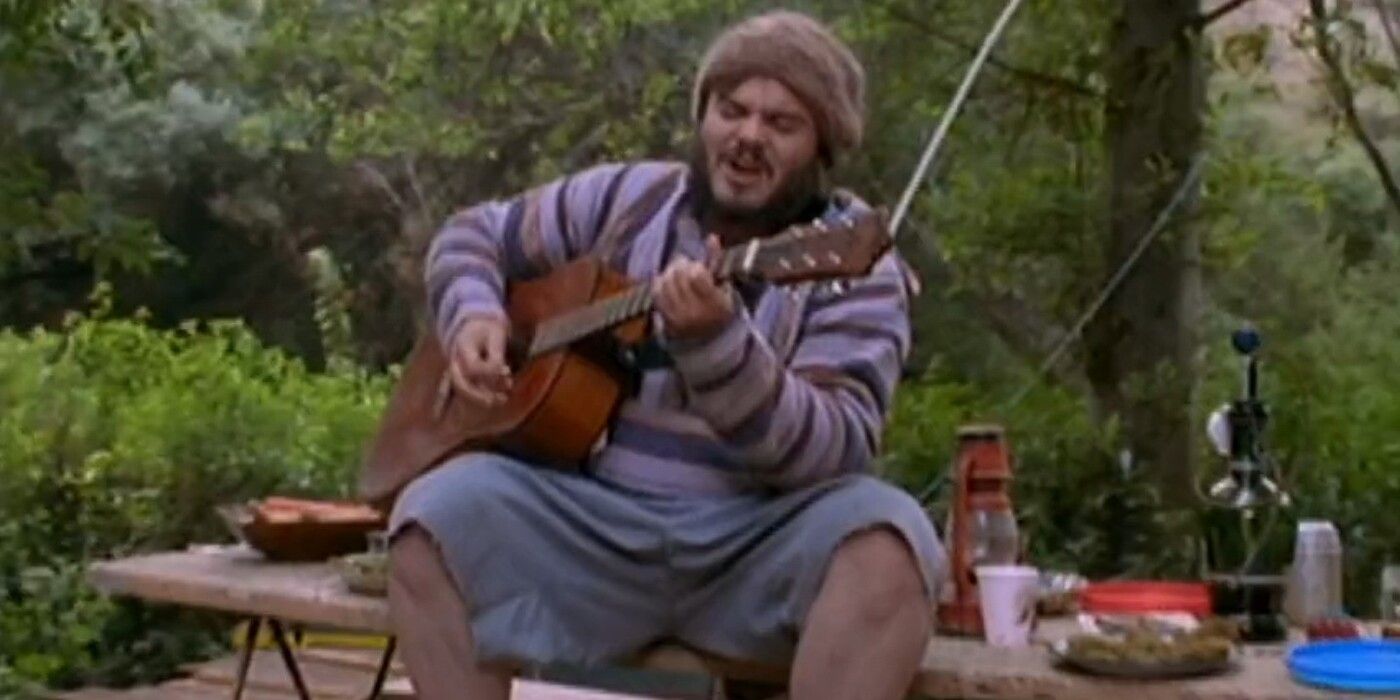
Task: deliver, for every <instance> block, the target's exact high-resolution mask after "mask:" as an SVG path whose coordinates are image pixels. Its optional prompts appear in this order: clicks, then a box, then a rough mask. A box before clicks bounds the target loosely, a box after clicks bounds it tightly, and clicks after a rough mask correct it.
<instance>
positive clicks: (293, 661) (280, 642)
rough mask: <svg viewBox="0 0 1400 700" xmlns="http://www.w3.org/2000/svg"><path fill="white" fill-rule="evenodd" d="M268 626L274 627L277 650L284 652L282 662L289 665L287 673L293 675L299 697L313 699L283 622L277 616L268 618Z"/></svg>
mask: <svg viewBox="0 0 1400 700" xmlns="http://www.w3.org/2000/svg"><path fill="white" fill-rule="evenodd" d="M267 624H268V627H270V628H272V638H273V639H274V640H276V641H277V650H278V651H280V652H282V663H284V664H286V665H287V673H288V674H291V676H292V683H293V684H294V685H295V686H296V688H297V697H299V698H301V700H311V693H310V692H308V691H307V690H306V681H305V680H303V679H302V677H301V667H300V666H298V665H297V657H296V656H295V655H294V654H292V647H291V645H289V644H288V643H287V634H286V632H285V631H284V630H283V629H282V623H281V622H279V621H278V620H277V618H268V620H267Z"/></svg>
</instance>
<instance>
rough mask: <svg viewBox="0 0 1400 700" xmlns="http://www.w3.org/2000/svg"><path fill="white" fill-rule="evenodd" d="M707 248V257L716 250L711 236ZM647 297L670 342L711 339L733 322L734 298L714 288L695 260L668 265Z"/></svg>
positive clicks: (713, 238)
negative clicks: (650, 300) (653, 305)
mask: <svg viewBox="0 0 1400 700" xmlns="http://www.w3.org/2000/svg"><path fill="white" fill-rule="evenodd" d="M707 244H708V247H709V249H710V251H711V253H715V252H717V251H718V250H719V239H717V238H715V237H714V236H711V237H710V239H709V241H707ZM651 293H652V296H653V297H654V298H655V299H656V309H657V311H660V312H661V318H662V319H663V320H665V322H666V335H667V337H670V338H679V339H687V338H689V339H694V338H705V337H708V336H712V335H714V334H715V333H718V332H719V331H721V330H723V329H724V327H725V325H726V324H728V323H729V321H730V319H732V318H734V298H733V297H732V296H731V295H730V293H729V289H728V288H727V287H721V286H720V285H718V284H715V280H714V277H712V276H711V275H710V271H709V270H707V269H706V268H705V265H704V264H703V263H700V262H697V261H695V260H687V259H683V258H682V259H677V260H674V261H672V262H671V264H670V265H668V266H667V267H666V270H665V271H664V272H662V273H661V276H660V277H657V278H656V281H655V282H654V283H653V284H652V290H651Z"/></svg>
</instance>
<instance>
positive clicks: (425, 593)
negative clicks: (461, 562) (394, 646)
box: [389, 526, 511, 700]
mask: <svg viewBox="0 0 1400 700" xmlns="http://www.w3.org/2000/svg"><path fill="white" fill-rule="evenodd" d="M389 562H390V572H389V616H390V618H391V620H392V621H393V626H394V633H395V634H396V635H397V636H398V640H399V641H398V644H399V653H400V654H401V655H402V656H403V661H404V664H405V665H407V666H408V675H409V676H410V677H411V678H412V679H413V688H414V691H415V692H416V693H417V695H418V697H419V698H420V699H421V700H449V699H451V700H461V699H462V698H468V700H495V699H497V698H499V699H500V700H506V698H509V697H510V681H511V676H510V673H509V672H507V671H504V670H501V669H498V668H490V667H485V666H480V665H478V664H476V663H475V662H474V661H473V660H474V659H475V658H476V644H475V642H473V640H472V632H471V626H470V625H468V624H467V606H466V603H464V602H463V601H462V597H461V596H460V595H459V594H458V592H457V587H456V585H455V584H454V583H453V582H452V577H451V575H450V574H448V572H447V568H446V566H445V565H444V564H443V563H442V556H441V554H439V552H438V548H437V544H436V543H434V542H433V539H432V537H431V536H429V535H428V533H427V532H425V531H424V530H423V529H422V528H419V527H415V526H409V527H408V528H406V529H405V530H404V531H403V532H402V533H400V534H399V536H398V537H396V538H395V539H394V543H393V545H392V546H391V547H390V548H389Z"/></svg>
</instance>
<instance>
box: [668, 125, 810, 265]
mask: <svg viewBox="0 0 1400 700" xmlns="http://www.w3.org/2000/svg"><path fill="white" fill-rule="evenodd" d="M712 175H713V174H712V173H711V172H710V162H709V158H707V157H706V153H705V146H704V144H703V143H701V142H700V140H699V139H696V140H695V144H694V146H693V147H692V149H691V154H690V178H691V183H690V185H691V192H693V193H694V197H695V199H694V207H695V213H696V218H697V219H699V220H700V221H702V222H705V223H707V224H710V225H714V224H718V225H721V226H724V227H726V228H728V227H733V228H740V229H745V230H752V231H760V232H762V234H761V235H764V236H768V235H772V234H774V233H777V232H778V231H781V230H783V229H785V228H787V227H788V226H791V225H793V224H795V223H797V222H799V221H808V220H811V219H815V218H817V217H818V216H821V214H822V211H823V210H824V209H825V207H826V201H825V200H826V197H825V194H826V173H825V171H824V170H823V169H822V166H821V163H820V161H819V160H818V159H816V158H813V159H812V162H811V163H808V164H807V165H806V166H804V167H803V168H802V169H801V170H798V171H796V172H794V173H792V174H791V175H789V176H788V177H787V178H786V179H784V180H783V181H782V182H780V183H778V187H777V188H776V189H775V190H774V191H773V194H772V196H770V197H769V198H768V201H766V202H764V203H763V204H761V205H759V206H756V207H747V206H732V205H728V204H725V203H724V202H721V201H719V199H718V198H716V196H715V191H714V188H713V187H712V186H711V182H712V181H711V177H712ZM738 242H741V241H726V242H725V243H738Z"/></svg>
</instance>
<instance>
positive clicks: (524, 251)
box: [424, 164, 635, 342]
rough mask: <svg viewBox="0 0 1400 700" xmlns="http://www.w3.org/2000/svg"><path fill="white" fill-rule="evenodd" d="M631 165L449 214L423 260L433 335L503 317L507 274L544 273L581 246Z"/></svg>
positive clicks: (599, 224) (587, 243)
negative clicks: (472, 321) (478, 319)
mask: <svg viewBox="0 0 1400 700" xmlns="http://www.w3.org/2000/svg"><path fill="white" fill-rule="evenodd" d="M632 170H634V168H632V167H630V166H627V165H623V164H608V165H601V166H598V167H595V168H592V169H590V170H586V171H583V172H581V173H578V174H575V175H572V176H569V177H565V178H561V179H558V180H555V181H554V182H550V183H548V184H545V185H542V186H540V187H536V188H534V189H532V190H529V191H527V192H525V193H523V194H520V195H518V196H516V197H514V198H511V199H508V200H504V201H490V202H485V203H482V204H479V205H476V206H474V207H471V208H469V209H465V210H463V211H461V212H459V213H457V214H456V215H454V216H453V217H452V218H451V219H449V220H448V222H447V224H446V225H444V226H443V228H442V229H441V230H439V231H438V232H437V234H436V235H434V237H433V240H432V243H431V244H430V245H429V247H428V255H427V260H426V264H425V265H424V278H425V283H426V287H427V291H428V308H429V310H430V311H431V312H432V314H433V321H434V326H435V329H436V331H437V333H438V338H440V339H442V340H443V341H444V342H447V341H448V340H449V339H451V338H452V337H453V336H454V335H455V334H456V333H457V330H458V329H459V328H461V326H462V324H463V323H465V322H466V321H467V319H469V318H473V317H482V316H488V317H489V316H496V317H501V316H504V314H505V311H504V295H505V287H506V281H507V280H512V279H523V278H529V277H534V276H537V275H541V274H544V273H546V272H548V271H549V270H550V269H552V268H553V267H556V266H558V265H561V264H563V263H565V262H568V261H569V260H570V259H572V258H574V257H576V256H578V255H580V254H582V253H585V252H587V251H588V250H589V248H590V247H591V246H592V245H593V242H594V241H595V240H596V239H597V237H598V233H599V232H600V230H601V229H602V228H603V224H604V221H603V217H604V216H605V215H606V212H608V211H609V210H611V209H612V208H613V202H612V201H611V200H612V199H613V198H616V197H618V196H621V195H623V194H625V193H624V190H625V189H628V188H627V187H625V186H626V185H631V184H632V182H631V181H632V180H633V179H634V178H633V177H631V176H629V173H630V172H631V171H632ZM624 180H626V181H627V182H623V181H624ZM632 189H635V188H632Z"/></svg>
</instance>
